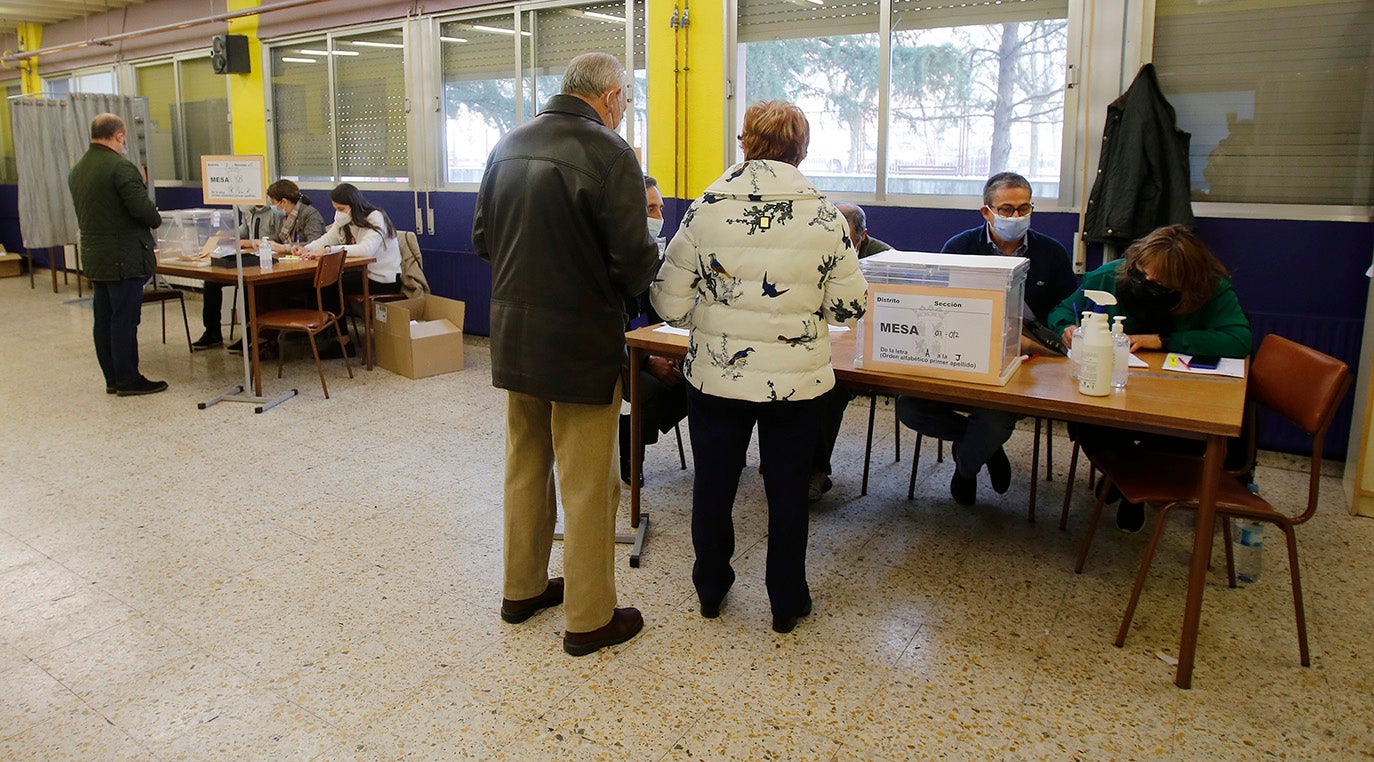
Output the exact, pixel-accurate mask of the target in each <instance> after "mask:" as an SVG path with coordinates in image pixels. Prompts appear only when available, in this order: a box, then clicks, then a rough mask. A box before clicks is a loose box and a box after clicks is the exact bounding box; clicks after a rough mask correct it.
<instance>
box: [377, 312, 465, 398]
mask: <svg viewBox="0 0 1374 762" xmlns="http://www.w3.org/2000/svg"><path fill="white" fill-rule="evenodd" d="M463 309H464V305H463V303H462V302H459V301H455V300H453V299H445V298H444V297H442V296H435V295H433V294H427V295H425V296H418V297H416V298H414V299H404V300H402V301H397V302H377V303H376V312H375V313H374V314H373V320H372V330H373V332H374V333H375V334H376V336H375V339H376V342H377V364H378V365H380V366H382V367H383V368H386V369H387V370H389V371H391V372H392V373H398V374H400V375H402V376H405V377H407V378H426V377H428V376H437V375H439V374H440V373H452V372H453V371H456V370H462V369H463Z"/></svg>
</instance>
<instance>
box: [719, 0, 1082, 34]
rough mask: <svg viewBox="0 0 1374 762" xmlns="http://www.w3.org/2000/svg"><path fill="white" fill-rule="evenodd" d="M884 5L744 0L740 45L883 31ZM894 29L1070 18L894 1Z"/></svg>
mask: <svg viewBox="0 0 1374 762" xmlns="http://www.w3.org/2000/svg"><path fill="white" fill-rule="evenodd" d="M882 2H883V0H822V1H821V2H815V1H814V0H740V2H739V41H740V42H761V41H764V40H784V39H799V38H807V37H831V36H837V35H846V34H868V33H872V32H877V31H878V22H879V15H880V14H881V12H882ZM890 2H891V3H892V28H893V29H894V30H897V31H901V30H904V29H907V30H909V29H934V28H937V27H950V26H976V25H982V24H996V23H1001V22H1004V21H1039V20H1042V19H1051V18H1065V17H1066V16H1067V15H1068V0H981V2H949V1H948V0H890Z"/></svg>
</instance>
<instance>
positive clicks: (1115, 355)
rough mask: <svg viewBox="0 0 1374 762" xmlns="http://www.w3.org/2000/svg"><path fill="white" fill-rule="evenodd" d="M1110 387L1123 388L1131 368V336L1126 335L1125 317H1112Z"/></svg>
mask: <svg viewBox="0 0 1374 762" xmlns="http://www.w3.org/2000/svg"><path fill="white" fill-rule="evenodd" d="M1112 321H1113V323H1112V388H1113V389H1125V388H1126V376H1127V373H1128V371H1130V368H1131V337H1130V336H1127V335H1126V326H1125V323H1126V317H1125V316H1124V315H1117V316H1116V317H1114V318H1112Z"/></svg>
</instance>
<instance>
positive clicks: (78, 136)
mask: <svg viewBox="0 0 1374 762" xmlns="http://www.w3.org/2000/svg"><path fill="white" fill-rule="evenodd" d="M10 106H11V114H12V118H13V121H14V153H15V162H16V164H17V167H18V170H19V230H20V233H21V235H22V236H23V239H24V246H25V247H27V248H30V249H43V248H47V247H50V246H65V245H70V244H75V243H77V241H78V240H79V238H80V231H79V230H78V229H77V225H76V210H75V209H74V208H73V207H72V197H71V193H70V191H68V190H67V174H68V173H69V172H71V168H72V165H73V164H75V163H76V162H77V160H79V159H80V158H81V156H82V155H83V154H84V153H86V150H87V148H89V147H90V143H91V138H90V136H91V120H92V119H94V118H95V116H96V115H97V114H101V113H104V112H106V111H108V112H110V113H113V114H118V115H119V116H120V117H121V118H122V119H123V120H124V124H125V126H126V128H127V130H128V138H129V160H130V161H132V162H134V163H135V164H140V165H142V166H145V167H146V166H148V162H149V151H148V146H149V141H148V123H149V119H148V116H149V115H148V99H147V98H135V97H133V96H130V95H105V94H100V93H73V94H72V95H69V96H65V97H61V98H37V97H24V98H16V99H15V100H12V101H10ZM54 138H57V139H54ZM148 173H149V176H150V177H151V176H152V168H151V167H149V172H148ZM148 196H149V198H153V188H152V186H151V185H149V186H148Z"/></svg>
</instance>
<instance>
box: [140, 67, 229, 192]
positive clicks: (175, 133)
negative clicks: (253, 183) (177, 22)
mask: <svg viewBox="0 0 1374 762" xmlns="http://www.w3.org/2000/svg"><path fill="white" fill-rule="evenodd" d="M209 57H210V49H209V48H201V49H199V50H189V51H183V52H180V53H176V54H174V55H169V56H155V57H153V58H144V59H140V60H138V61H130V62H127V63H126V64H125V65H124V66H122V67H121V69H122V71H121V72H120V78H121V82H123V81H127V82H128V87H127V90H128V91H129V92H132V93H133V94H134V95H135V96H138V97H144V98H146V97H148V96H147V95H145V94H144V93H142V92H141V91H140V90H139V87H138V70H139V69H143V68H147V67H151V66H165V65H167V64H171V66H172V87H173V93H172V100H173V102H174V103H175V104H176V113H177V125H176V126H175V127H174V128H173V130H172V150H173V153H174V161H180V162H181V165H182V166H183V167H185V168H186V169H187V170H188V175H189V170H190V168H191V166H192V165H191V156H190V153H189V149H188V148H187V143H188V141H187V135H186V109H185V106H184V102H183V100H182V95H183V92H182V87H183V82H182V76H181V66H182V64H183V63H185V62H187V61H199V60H201V59H206V58H209ZM224 100H225V103H226V108H225V116H226V118H227V119H228V120H229V124H230V125H232V124H233V102H232V99H231V98H230V93H229V79H228V78H227V77H226V78H225V79H224ZM231 136H232V130H231ZM231 143H232V140H231ZM230 150H232V145H231V146H230ZM173 168H174V169H175V164H173ZM149 180H150V181H151V182H152V184H153V187H155V188H199V187H201V181H199V180H191V179H184V180H180V179H171V180H168V179H165V178H157V177H153V178H149Z"/></svg>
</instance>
